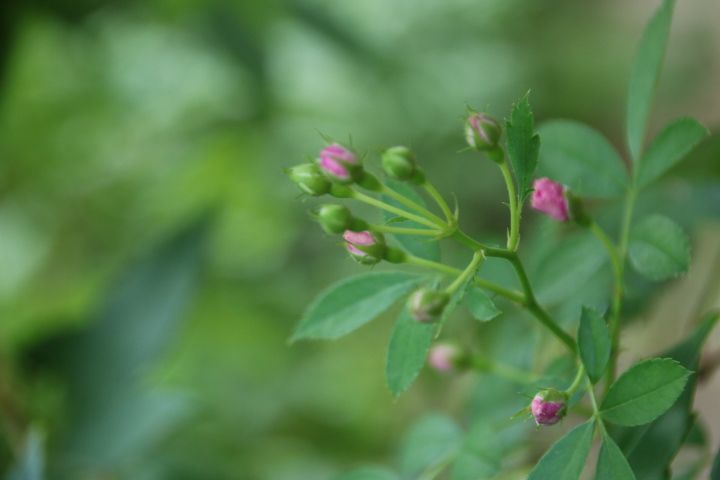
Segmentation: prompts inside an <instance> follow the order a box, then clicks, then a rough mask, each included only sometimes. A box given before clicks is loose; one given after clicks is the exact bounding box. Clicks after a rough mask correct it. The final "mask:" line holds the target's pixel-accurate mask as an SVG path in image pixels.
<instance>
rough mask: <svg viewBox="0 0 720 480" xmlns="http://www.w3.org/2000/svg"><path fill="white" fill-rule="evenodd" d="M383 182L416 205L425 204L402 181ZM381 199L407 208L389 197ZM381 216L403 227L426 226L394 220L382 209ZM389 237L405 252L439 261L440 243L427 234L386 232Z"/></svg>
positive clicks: (388, 179) (389, 180) (420, 197)
mask: <svg viewBox="0 0 720 480" xmlns="http://www.w3.org/2000/svg"><path fill="white" fill-rule="evenodd" d="M385 183H386V184H387V186H388V187H390V188H392V189H393V190H395V191H396V192H398V193H400V194H402V195H404V196H406V197H407V198H409V199H410V200H412V201H413V202H415V203H417V204H418V205H422V206H425V200H423V198H422V196H420V195H419V194H418V193H417V192H416V191H415V190H414V189H413V188H412V187H411V186H410V185H408V184H407V183H403V182H398V181H397V180H393V179H392V178H387V179H385ZM383 201H384V202H387V203H389V204H390V205H394V206H396V207H398V208H402V209H403V210H407V207H405V206H404V205H402V204H401V203H399V202H398V201H397V200H394V199H392V198H390V197H386V196H383ZM383 217H384V218H385V221H386V223H389V222H392V223H393V225H395V226H398V227H403V228H426V227H425V225H420V224H419V223H415V222H413V221H410V220H400V221H396V219H397V217H396V216H395V215H394V214H392V213H390V212H386V211H383ZM388 235H389V236H390V237H392V238H393V239H395V241H396V242H397V244H398V245H399V246H400V248H402V249H403V250H405V251H406V252H408V253H410V254H412V255H415V256H416V257H420V258H425V259H427V260H433V261H435V262H439V261H440V243H439V242H438V241H437V240H436V239H434V238H432V237H427V236H418V235H399V234H397V235H396V234H388Z"/></svg>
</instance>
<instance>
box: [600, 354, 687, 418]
mask: <svg viewBox="0 0 720 480" xmlns="http://www.w3.org/2000/svg"><path fill="white" fill-rule="evenodd" d="M689 375H690V371H689V370H688V369H686V368H685V367H683V366H682V365H680V363H678V362H676V361H675V360H672V359H670V358H652V359H649V360H645V361H642V362H640V363H638V364H636V365H634V366H633V367H632V368H630V369H629V370H628V371H626V372H625V373H623V374H622V375H621V376H620V378H618V379H617V380H616V381H615V383H613V384H612V385H611V386H610V389H609V390H608V393H607V395H606V397H605V399H604V400H603V402H602V405H601V406H600V413H601V415H602V417H603V418H604V419H605V420H607V421H609V422H612V423H616V424H618V425H626V426H633V425H642V424H644V423H648V422H651V421H653V420H655V419H656V418H657V417H659V416H660V415H662V414H663V413H665V412H666V411H667V410H668V409H669V408H670V407H672V405H673V404H674V403H675V401H676V400H677V399H678V397H679V396H680V394H681V393H682V391H683V389H684V388H685V384H686V383H687V380H688V376H689Z"/></svg>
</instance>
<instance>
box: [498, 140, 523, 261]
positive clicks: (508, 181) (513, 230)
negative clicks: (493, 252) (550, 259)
mask: <svg viewBox="0 0 720 480" xmlns="http://www.w3.org/2000/svg"><path fill="white" fill-rule="evenodd" d="M498 166H499V167H500V171H501V172H502V175H503V179H504V180H505V187H506V188H507V191H508V202H509V203H508V207H509V208H510V233H509V234H508V240H507V249H508V250H510V251H511V252H515V251H517V249H518V244H519V243H520V209H519V205H518V204H519V202H518V194H517V192H516V190H515V180H514V179H513V176H512V172H510V167H509V166H508V162H507V160H506V159H505V158H504V154H503V159H502V162H500V163H498Z"/></svg>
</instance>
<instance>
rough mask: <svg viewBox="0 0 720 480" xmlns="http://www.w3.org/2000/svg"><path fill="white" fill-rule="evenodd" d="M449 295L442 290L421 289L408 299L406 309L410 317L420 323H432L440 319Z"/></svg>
mask: <svg viewBox="0 0 720 480" xmlns="http://www.w3.org/2000/svg"><path fill="white" fill-rule="evenodd" d="M448 301H450V295H448V293H447V292H444V291H442V290H436V289H434V288H429V287H421V288H419V289H417V290H415V291H414V292H413V293H412V294H411V295H410V297H409V298H408V302H407V308H408V310H409V311H410V316H412V318H413V319H414V320H415V321H417V322H421V323H432V322H436V321H438V320H439V319H440V316H441V315H442V313H443V311H444V310H445V306H446V305H447V304H448Z"/></svg>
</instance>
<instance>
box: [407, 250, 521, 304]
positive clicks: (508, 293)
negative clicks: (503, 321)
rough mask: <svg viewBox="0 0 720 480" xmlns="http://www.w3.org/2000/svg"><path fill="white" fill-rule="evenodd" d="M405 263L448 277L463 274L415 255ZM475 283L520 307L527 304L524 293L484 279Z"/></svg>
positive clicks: (409, 257)
mask: <svg viewBox="0 0 720 480" xmlns="http://www.w3.org/2000/svg"><path fill="white" fill-rule="evenodd" d="M405 263H409V264H412V265H417V266H419V267H424V268H430V269H432V270H436V271H438V272H442V273H445V274H447V275H451V276H456V275H460V274H461V273H462V270H460V269H459V268H454V267H451V266H448V265H445V264H444V263H439V262H433V261H432V260H426V259H424V258H420V257H416V256H414V255H409V254H407V255H406V258H405ZM474 283H475V285H476V286H478V287H480V288H484V289H485V290H488V291H491V292H493V293H496V294H498V295H500V296H501V297H505V298H507V299H508V300H512V301H513V302H516V303H519V304H520V305H523V304H524V303H525V297H524V296H523V294H522V293H520V292H517V291H515V290H510V289H507V288H505V287H501V286H500V285H498V284H496V283H493V282H489V281H487V280H485V279H482V278H475V280H474Z"/></svg>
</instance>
